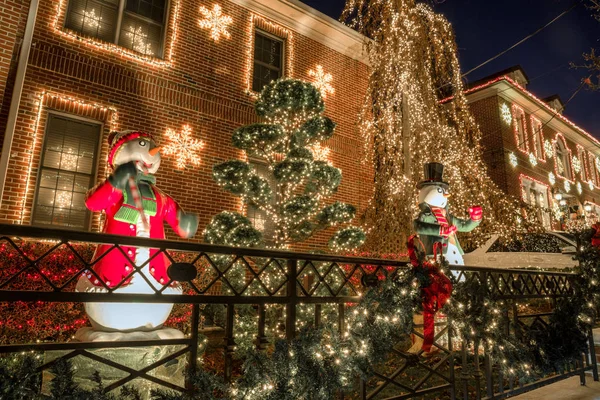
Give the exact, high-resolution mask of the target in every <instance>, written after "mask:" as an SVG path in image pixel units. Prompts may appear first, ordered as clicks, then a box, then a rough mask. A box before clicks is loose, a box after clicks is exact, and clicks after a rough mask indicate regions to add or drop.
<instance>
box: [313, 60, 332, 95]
mask: <svg viewBox="0 0 600 400" xmlns="http://www.w3.org/2000/svg"><path fill="white" fill-rule="evenodd" d="M308 75H310V76H312V77H313V78H315V79H314V81H313V83H314V85H315V87H316V88H317V89H319V91H320V92H321V96H322V97H323V98H326V97H327V93H331V94H334V93H335V88H334V87H333V86H331V81H333V76H332V75H331V74H330V73H329V72H327V73H325V70H324V69H323V66H322V65H317V66H316V68H315V69H314V70H312V69H311V70H310V71H308Z"/></svg>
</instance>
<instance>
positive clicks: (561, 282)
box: [0, 225, 598, 399]
mask: <svg viewBox="0 0 600 400" xmlns="http://www.w3.org/2000/svg"><path fill="white" fill-rule="evenodd" d="M0 235H1V237H0V262H2V264H3V265H2V264H0V303H14V302H30V303H34V302H39V301H42V302H53V303H84V302H119V303H126V302H146V303H179V304H191V305H192V312H191V315H190V316H189V324H190V335H189V336H188V337H185V338H183V339H165V340H144V341H137V340H135V341H126V342H123V341H122V342H70V341H66V342H62V343H57V342H51V343H5V344H2V345H0V354H2V353H15V352H22V351H26V350H34V351H38V352H52V351H55V352H61V353H59V354H60V356H59V357H58V358H63V359H72V358H74V357H78V356H81V357H86V358H87V359H89V360H91V361H94V362H97V363H101V364H105V365H107V366H109V367H112V368H115V369H116V370H119V371H121V373H122V375H121V376H120V377H119V378H118V379H114V380H113V382H111V383H110V384H109V385H108V386H107V387H106V391H111V390H114V389H115V388H118V387H120V386H123V385H125V384H127V383H129V382H131V381H133V380H135V379H145V380H148V381H150V382H153V383H155V384H158V385H162V386H164V387H166V388H169V389H173V390H177V391H185V390H186V387H185V386H184V385H178V384H175V383H173V382H172V381H169V380H167V379H164V377H163V378H161V377H158V376H157V375H156V374H154V373H153V371H154V370H156V369H157V368H159V367H162V366H165V365H167V364H168V363H170V362H172V361H173V360H176V359H178V358H181V357H182V356H187V357H188V360H190V361H191V362H188V363H187V368H188V369H189V370H190V371H191V372H193V370H194V368H196V365H197V364H196V362H195V360H196V359H197V357H198V345H199V334H198V331H199V326H200V307H201V305H206V304H220V305H223V307H224V308H225V309H226V317H225V324H224V330H223V335H224V338H223V340H224V346H223V347H224V359H225V364H224V371H223V375H224V377H225V379H226V380H231V379H232V375H233V355H234V352H235V346H236V342H235V338H234V325H235V318H234V315H235V307H236V306H238V305H248V304H249V305H255V307H256V313H257V318H258V325H257V328H256V332H255V334H256V341H255V343H256V346H257V347H258V348H259V349H265V348H266V343H268V340H267V334H266V331H265V328H266V308H267V307H270V306H271V305H279V306H280V307H283V308H284V309H285V318H284V320H285V337H286V338H287V339H292V338H293V337H294V336H295V335H296V332H297V328H298V327H297V324H298V322H299V316H298V315H297V312H298V309H299V307H302V306H304V307H306V305H310V319H311V321H312V323H313V324H314V325H315V326H320V325H322V324H323V323H324V321H323V318H324V315H323V309H324V307H328V308H329V309H331V308H333V309H335V314H336V316H337V321H336V323H337V327H338V329H339V331H340V332H342V331H343V327H344V321H345V313H346V309H347V307H348V304H352V303H356V302H358V301H359V299H360V296H361V294H362V293H363V292H364V291H365V287H364V286H363V284H364V283H365V281H366V280H365V277H367V276H368V277H371V278H373V277H377V279H376V280H381V279H385V278H387V277H388V276H389V275H390V274H391V273H392V272H394V271H395V270H396V269H399V268H407V265H406V261H407V260H382V259H370V258H357V257H343V256H337V255H324V254H312V253H298V252H288V251H277V250H264V249H247V248H232V247H227V246H214V245H205V244H197V243H191V242H175V241H166V240H153V239H143V238H133V237H121V236H113V235H106V234H99V233H91V232H73V231H66V230H54V229H46V228H36V227H30V226H23V225H0ZM98 244H108V245H109V247H108V248H107V250H106V251H105V252H104V253H103V254H101V255H100V257H99V258H98V257H97V258H96V259H92V257H91V253H90V252H89V251H87V252H84V251H82V249H88V250H89V248H90V246H93V247H95V246H96V245H98ZM131 246H133V247H145V248H152V249H157V250H158V251H157V252H156V254H154V255H153V258H152V259H154V258H155V257H162V256H163V255H164V256H165V257H166V258H167V259H168V261H169V262H170V263H181V262H185V263H188V264H192V265H194V266H195V267H196V271H197V272H198V274H197V275H196V277H195V278H194V279H191V280H190V281H188V282H184V283H182V286H183V289H184V290H183V293H182V294H179V295H172V294H162V292H163V291H164V289H165V288H166V287H167V286H168V285H169V284H171V282H164V286H161V287H159V288H155V290H154V292H155V293H153V294H124V293H118V290H117V289H119V288H120V287H122V286H123V285H124V283H125V282H127V281H128V280H129V279H131V278H132V277H134V276H135V275H136V274H137V275H140V276H141V277H142V278H143V279H147V278H146V277H144V276H143V274H142V269H143V268H144V267H145V266H146V264H147V263H150V262H152V259H150V260H148V261H147V262H146V263H144V264H143V265H136V264H135V260H134V259H132V256H131V253H128V252H127V251H126V248H127V247H131ZM110 251H117V252H119V253H120V254H122V255H123V257H125V259H126V260H127V263H128V265H129V266H130V268H129V269H128V271H129V273H128V274H127V275H126V276H124V277H123V279H122V281H121V282H119V283H116V284H115V283H114V282H113V283H109V282H103V281H102V279H101V277H100V276H99V275H98V274H97V273H96V272H94V270H93V266H94V264H95V263H97V262H99V260H101V259H102V257H105V256H106V254H108V253H109V252H110ZM59 252H61V253H62V255H63V258H64V255H65V254H66V255H67V256H66V259H65V260H67V261H64V260H63V259H61V258H59V260H58V261H57V257H56V255H57V253H59ZM84 253H85V254H84ZM452 270H453V271H454V272H455V273H456V274H458V275H459V279H466V280H477V281H479V282H480V283H482V284H484V286H485V287H486V288H487V290H488V291H489V292H490V293H493V294H494V295H495V296H496V297H497V298H500V299H504V300H506V302H507V305H508V306H507V307H506V309H505V310H503V312H504V313H506V316H507V317H508V316H510V320H511V321H512V322H511V326H507V327H506V329H507V330H510V329H513V328H514V326H516V325H520V326H522V327H527V326H530V325H532V324H545V323H546V321H547V319H548V317H549V316H550V315H551V314H552V307H550V309H549V310H546V312H540V313H536V314H529V315H523V314H521V313H520V310H519V309H518V307H517V303H518V302H519V301H531V300H535V299H545V300H549V301H550V303H552V300H553V299H557V298H561V297H569V296H571V295H572V294H573V285H574V279H573V275H572V274H569V273H560V272H539V271H529V270H498V269H486V268H475V267H453V268H452ZM83 274H85V275H86V276H90V277H92V279H97V280H98V281H99V285H101V286H103V288H104V291H103V292H98V293H79V292H76V291H75V285H76V282H77V280H78V279H79V277H80V276H82V275H83ZM367 280H368V279H367ZM451 326H452V324H449V323H448V321H446V320H439V321H437V322H436V328H437V332H436V336H435V342H434V346H435V347H437V348H438V349H439V354H438V355H437V356H436V357H433V358H430V359H424V358H422V357H419V356H418V355H415V354H410V353H407V352H406V351H405V350H406V337H398V338H397V339H398V345H397V346H396V347H395V348H394V349H393V350H392V352H391V354H390V357H389V358H388V359H387V360H386V361H385V362H382V363H381V365H379V366H377V367H376V369H375V373H374V376H373V377H372V378H371V379H369V380H367V381H358V379H357V384H356V385H355V389H352V390H349V391H347V392H345V393H341V394H340V397H342V398H343V397H346V398H356V399H384V398H385V399H405V398H416V397H423V396H424V397H425V398H427V396H434V397H435V398H451V399H455V398H464V399H468V398H477V399H480V398H504V397H508V396H512V395H515V394H517V393H521V392H523V391H527V390H530V389H532V388H535V387H538V386H541V385H545V384H547V383H549V382H553V381H555V380H559V379H563V378H565V377H568V376H572V375H576V374H578V375H579V376H580V377H581V382H582V383H584V382H585V372H586V371H592V373H593V377H594V380H598V372H597V367H596V362H595V354H594V344H593V339H592V334H591V332H589V333H588V336H589V349H588V351H587V352H586V353H585V354H582V357H581V361H580V362H578V363H576V364H574V365H567V366H565V367H566V368H565V370H564V371H560V372H557V373H555V374H552V375H551V376H549V377H547V378H546V379H544V380H540V381H537V382H534V383H529V384H523V383H522V382H519V381H518V380H517V379H515V378H513V377H505V376H502V370H501V369H498V368H496V366H494V364H493V362H492V360H491V358H490V356H489V354H487V353H485V351H483V346H480V344H479V343H474V344H468V343H467V342H466V341H465V340H462V338H460V337H458V336H457V333H456V332H454V330H453V329H452V327H451ZM420 328H421V327H420V326H416V327H415V329H414V330H413V335H414V336H415V337H418V336H420V337H423V334H422V332H421V330H420ZM148 346H175V347H173V349H174V350H173V351H171V353H170V354H168V355H166V356H164V357H162V358H160V359H158V360H155V361H154V362H151V363H149V364H148V365H146V366H144V367H143V368H138V369H136V368H133V367H131V366H128V365H125V363H119V362H116V361H114V360H111V359H108V358H106V357H104V356H102V355H99V354H98V353H97V352H96V350H97V349H108V348H125V347H127V348H135V347H148ZM58 358H53V359H51V360H49V361H47V362H45V363H43V365H41V366H40V367H39V369H40V370H41V371H46V370H48V369H49V368H51V367H52V365H53V364H54V363H55V362H56V361H57V359H58ZM432 398H433V397H432Z"/></svg>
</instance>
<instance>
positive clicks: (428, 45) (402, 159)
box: [342, 0, 519, 252]
mask: <svg viewBox="0 0 600 400" xmlns="http://www.w3.org/2000/svg"><path fill="white" fill-rule="evenodd" d="M342 19H343V20H344V21H346V22H347V23H348V24H349V25H350V26H351V27H353V28H355V29H356V30H358V31H359V32H360V33H362V34H364V35H365V36H366V37H368V38H370V39H371V40H368V41H366V42H365V46H366V49H367V52H368V55H369V63H370V68H371V69H370V77H369V86H368V90H367V94H366V98H365V102H364V106H363V109H362V113H361V115H360V127H361V131H362V132H363V133H364V136H365V143H366V152H367V157H366V161H367V162H372V163H373V165H374V169H375V182H374V193H373V198H372V201H371V203H370V206H369V208H368V209H367V212H366V214H365V224H366V227H367V228H368V231H369V232H370V234H369V236H368V238H367V247H368V248H369V249H370V250H374V251H378V252H393V251H398V250H401V249H403V248H404V247H405V243H406V239H407V236H408V235H410V234H411V232H412V231H413V228H412V220H413V213H414V212H415V211H416V207H415V205H416V204H417V191H416V189H415V185H416V183H417V182H419V181H421V180H422V179H423V165H424V164H425V163H427V162H432V161H436V162H440V163H443V164H444V165H445V166H446V172H445V178H446V180H447V181H448V182H449V183H450V190H451V193H452V200H451V201H450V206H451V208H452V209H453V213H454V214H455V215H456V214H459V213H461V212H462V213H466V211H467V209H468V207H469V206H471V205H477V204H478V205H481V206H482V207H483V210H484V222H483V223H482V226H481V227H480V229H478V230H477V231H475V233H474V234H475V235H478V236H479V237H480V238H482V237H483V235H485V234H487V233H490V232H495V233H501V234H504V235H509V234H510V233H511V232H514V230H515V229H516V228H517V227H516V225H517V221H518V218H517V217H518V214H519V208H518V203H517V201H516V200H514V199H508V198H507V196H506V195H505V194H504V193H503V192H502V191H500V190H499V188H498V187H497V186H496V185H495V184H494V183H493V182H492V181H491V179H490V178H489V177H488V175H487V171H486V166H485V164H484V162H483V160H482V152H481V148H480V143H479V142H480V139H481V132H480V131H479V128H478V126H477V124H476V123H475V121H474V119H473V117H472V116H471V114H470V112H469V109H468V105H467V100H466V98H465V95H464V92H463V84H462V81H461V73H460V66H459V63H458V58H457V48H456V42H455V38H454V33H453V31H452V27H451V26H450V23H449V22H448V21H447V20H446V19H445V18H444V17H443V16H441V15H439V14H436V13H435V12H433V10H432V9H431V8H430V7H429V6H427V5H425V4H416V3H415V0H384V1H369V0H348V1H347V2H346V8H345V10H344V13H343V14H342ZM448 97H451V98H450V99H449V100H448V101H446V102H440V100H442V99H443V98H448ZM468 239H473V236H470V237H469V238H468ZM461 241H462V239H461Z"/></svg>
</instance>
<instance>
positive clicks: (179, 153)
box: [161, 125, 204, 169]
mask: <svg viewBox="0 0 600 400" xmlns="http://www.w3.org/2000/svg"><path fill="white" fill-rule="evenodd" d="M166 135H167V139H168V140H169V144H168V145H166V146H164V147H163V148H162V150H161V153H162V154H164V155H173V156H176V157H177V161H176V163H175V166H176V167H177V168H178V169H184V168H185V166H186V164H188V163H189V164H192V165H194V166H199V165H200V156H199V155H198V152H199V151H200V150H202V148H203V147H204V142H203V141H201V140H198V139H193V138H192V137H191V136H192V128H191V127H190V126H189V125H184V126H183V128H182V130H181V131H180V132H176V131H175V130H173V129H167V133H166Z"/></svg>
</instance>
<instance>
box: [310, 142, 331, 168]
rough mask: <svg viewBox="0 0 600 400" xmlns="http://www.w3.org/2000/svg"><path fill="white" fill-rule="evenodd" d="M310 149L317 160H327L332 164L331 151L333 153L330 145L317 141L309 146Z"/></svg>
mask: <svg viewBox="0 0 600 400" xmlns="http://www.w3.org/2000/svg"><path fill="white" fill-rule="evenodd" d="M309 149H310V151H312V153H313V157H314V159H315V161H325V162H327V163H328V164H330V161H329V153H331V149H330V148H329V147H327V146H322V145H321V144H319V143H315V144H313V145H311V146H309Z"/></svg>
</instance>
